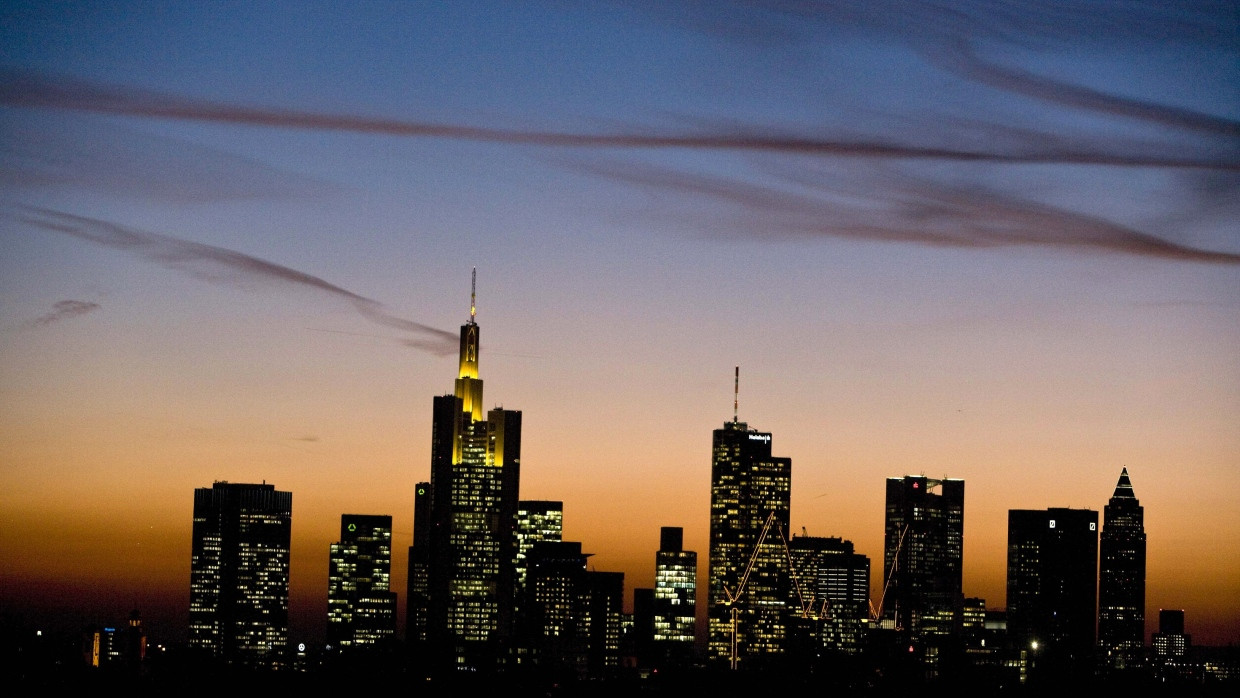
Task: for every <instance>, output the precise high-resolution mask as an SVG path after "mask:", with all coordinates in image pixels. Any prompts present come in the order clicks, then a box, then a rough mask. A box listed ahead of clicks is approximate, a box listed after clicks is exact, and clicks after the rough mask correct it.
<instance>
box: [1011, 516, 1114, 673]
mask: <svg viewBox="0 0 1240 698" xmlns="http://www.w3.org/2000/svg"><path fill="white" fill-rule="evenodd" d="M1097 585H1098V512H1096V511H1093V510H1090V509H1061V508H1053V509H1046V510H1028V509H1012V510H1010V511H1008V554H1007V620H1008V635H1009V639H1010V640H1011V641H1012V642H1013V643H1014V645H1015V647H1017V648H1020V649H1022V650H1024V651H1026V652H1028V653H1029V657H1030V660H1031V663H1032V664H1033V665H1034V666H1033V668H1032V669H1031V673H1030V676H1031V680H1033V679H1035V678H1036V679H1038V680H1040V681H1043V682H1046V681H1058V682H1071V681H1078V682H1079V681H1083V680H1085V678H1087V677H1088V676H1090V675H1092V673H1093V662H1092V660H1093V656H1094V653H1093V649H1094V643H1095V639H1096V633H1095V628H1094V624H1095V622H1096V620H1097V599H1098V594H1097Z"/></svg>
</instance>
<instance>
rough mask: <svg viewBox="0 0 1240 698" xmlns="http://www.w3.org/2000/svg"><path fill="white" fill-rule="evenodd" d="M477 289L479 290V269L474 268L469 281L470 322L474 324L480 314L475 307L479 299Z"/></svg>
mask: <svg viewBox="0 0 1240 698" xmlns="http://www.w3.org/2000/svg"><path fill="white" fill-rule="evenodd" d="M477 289H478V267H474V271H473V275H472V276H471V278H470V280H469V321H470V322H473V321H474V316H475V315H477V314H478V310H477V308H476V307H475V305H474V300H475V299H476V298H477V295H478V294H477Z"/></svg>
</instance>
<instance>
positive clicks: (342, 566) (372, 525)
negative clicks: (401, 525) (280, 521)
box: [327, 514, 396, 654]
mask: <svg viewBox="0 0 1240 698" xmlns="http://www.w3.org/2000/svg"><path fill="white" fill-rule="evenodd" d="M391 572H392V517H390V516H372V515H365V514H344V515H342V516H341V517H340V540H339V541H337V542H335V543H332V544H331V546H330V548H329V550H328V570H327V644H328V645H329V646H330V647H331V648H333V649H334V650H336V651H337V652H341V653H345V654H348V653H356V652H358V651H361V650H374V649H379V648H387V646H388V645H390V644H391V641H392V640H393V639H394V638H395V636H396V594H395V593H393V592H392V590H391Z"/></svg>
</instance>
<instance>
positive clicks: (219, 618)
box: [189, 482, 293, 668]
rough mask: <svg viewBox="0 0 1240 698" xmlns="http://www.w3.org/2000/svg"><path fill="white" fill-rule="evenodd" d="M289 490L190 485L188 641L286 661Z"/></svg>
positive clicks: (232, 654) (219, 654)
mask: <svg viewBox="0 0 1240 698" xmlns="http://www.w3.org/2000/svg"><path fill="white" fill-rule="evenodd" d="M292 519H293V494H292V493H291V492H278V491H276V488H275V485H268V484H266V483H263V484H261V485H253V484H239V483H229V482H216V483H214V485H213V486H212V487H210V488H206V487H200V488H197V489H195V490H194V527H193V540H192V542H191V557H190V600H189V604H190V605H189V645H190V647H191V648H192V649H194V650H196V651H198V652H201V653H202V654H204V655H206V656H207V657H209V658H211V659H214V660H219V661H222V662H224V663H227V664H230V665H236V666H245V667H252V668H283V667H284V666H286V665H287V662H288V580H289V540H290V533H291V530H292Z"/></svg>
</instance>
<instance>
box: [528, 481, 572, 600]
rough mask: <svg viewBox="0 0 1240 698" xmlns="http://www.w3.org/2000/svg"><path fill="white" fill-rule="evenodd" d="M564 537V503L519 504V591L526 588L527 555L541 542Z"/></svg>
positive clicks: (539, 501) (543, 501)
mask: <svg viewBox="0 0 1240 698" xmlns="http://www.w3.org/2000/svg"><path fill="white" fill-rule="evenodd" d="M563 537H564V503H563V502H551V501H545V500H527V501H521V502H518V503H517V558H516V574H517V582H516V583H517V591H518V598H519V597H520V590H521V589H522V588H523V587H524V586H525V575H526V571H527V568H526V555H528V553H529V550H530V548H531V547H532V546H533V545H534V544H535V543H537V542H539V541H558V540H563Z"/></svg>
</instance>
